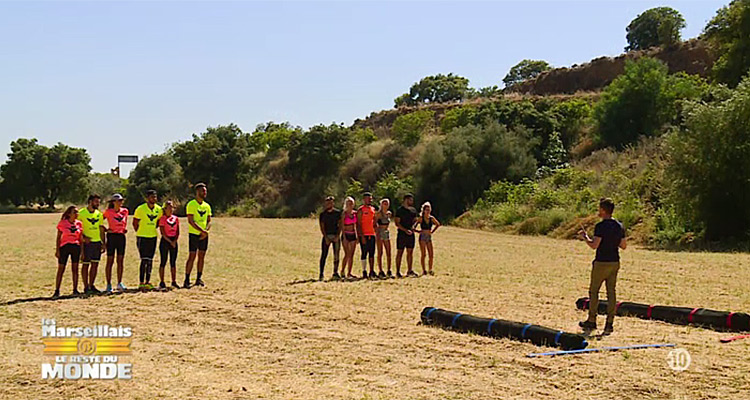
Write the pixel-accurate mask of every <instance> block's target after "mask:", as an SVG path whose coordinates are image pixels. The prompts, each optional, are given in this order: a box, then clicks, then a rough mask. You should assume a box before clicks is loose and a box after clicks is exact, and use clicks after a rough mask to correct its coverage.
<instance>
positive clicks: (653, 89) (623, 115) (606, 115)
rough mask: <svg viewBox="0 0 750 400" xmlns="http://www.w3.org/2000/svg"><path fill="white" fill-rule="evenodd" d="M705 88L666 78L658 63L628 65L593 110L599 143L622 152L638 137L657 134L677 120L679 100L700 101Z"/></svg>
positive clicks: (684, 78) (698, 82)
mask: <svg viewBox="0 0 750 400" xmlns="http://www.w3.org/2000/svg"><path fill="white" fill-rule="evenodd" d="M707 88H708V86H707V84H706V83H705V82H704V81H703V80H702V79H700V78H699V77H696V76H688V75H685V74H675V75H669V73H668V70H667V66H666V65H664V63H662V62H661V61H659V60H656V59H652V58H645V57H644V58H641V59H639V60H637V61H628V62H627V63H626V64H625V73H624V74H622V75H620V76H618V77H617V78H616V79H615V80H614V81H613V82H612V83H611V84H610V85H609V86H607V87H606V88H605V89H604V91H603V92H602V96H601V99H600V100H599V102H598V103H597V104H596V106H595V108H594V118H595V120H596V124H597V130H598V134H599V141H600V142H601V143H602V144H604V145H607V146H615V147H617V148H623V147H624V146H626V145H628V144H630V143H633V142H635V141H636V140H637V139H638V137H639V136H641V135H645V136H655V135H657V134H660V133H661V132H662V129H663V128H664V126H665V125H666V124H669V123H673V122H675V121H676V120H677V119H678V116H679V113H680V104H681V101H682V100H685V99H695V98H699V97H700V96H701V95H702V94H703V93H704V92H705V91H706V90H707Z"/></svg>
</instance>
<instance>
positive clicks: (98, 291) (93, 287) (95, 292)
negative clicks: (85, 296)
mask: <svg viewBox="0 0 750 400" xmlns="http://www.w3.org/2000/svg"><path fill="white" fill-rule="evenodd" d="M89 290H91V293H93V294H99V293H101V292H102V291H101V290H99V289H97V288H96V286H94V285H91V287H90V288H89Z"/></svg>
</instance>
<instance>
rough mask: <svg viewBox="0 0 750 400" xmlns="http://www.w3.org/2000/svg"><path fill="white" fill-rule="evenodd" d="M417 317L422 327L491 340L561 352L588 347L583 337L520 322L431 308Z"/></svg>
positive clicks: (427, 308)
mask: <svg viewBox="0 0 750 400" xmlns="http://www.w3.org/2000/svg"><path fill="white" fill-rule="evenodd" d="M421 318H422V323H423V324H425V325H435V326H440V327H443V328H449V329H453V330H456V331H459V332H471V333H476V334H480V335H485V336H491V337H504V338H511V339H516V340H524V341H530V342H531V343H534V344H535V345H537V346H550V347H560V348H562V349H564V350H578V349H584V348H586V346H588V342H586V338H584V337H583V336H581V335H578V334H574V333H567V332H563V331H558V330H554V329H550V328H545V327H543V326H539V325H532V324H525V323H522V322H514V321H506V320H502V319H491V318H479V317H475V316H472V315H467V314H461V313H456V312H453V311H447V310H442V309H439V308H435V307H426V308H425V309H424V310H422V315H421Z"/></svg>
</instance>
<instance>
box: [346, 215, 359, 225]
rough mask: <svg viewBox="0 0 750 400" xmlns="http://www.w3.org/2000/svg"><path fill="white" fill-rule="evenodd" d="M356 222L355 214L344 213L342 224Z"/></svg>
mask: <svg viewBox="0 0 750 400" xmlns="http://www.w3.org/2000/svg"><path fill="white" fill-rule="evenodd" d="M356 223H357V214H356V213H355V214H352V215H351V216H349V215H348V214H344V225H354V224H356Z"/></svg>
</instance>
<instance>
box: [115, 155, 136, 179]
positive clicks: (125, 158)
mask: <svg viewBox="0 0 750 400" xmlns="http://www.w3.org/2000/svg"><path fill="white" fill-rule="evenodd" d="M122 163H132V164H138V156H133V155H125V154H119V155H118V156H117V168H115V169H113V170H112V175H115V176H116V177H118V178H119V177H120V164H122Z"/></svg>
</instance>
